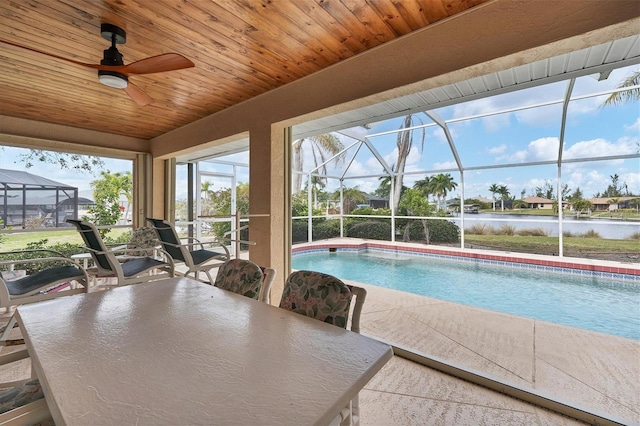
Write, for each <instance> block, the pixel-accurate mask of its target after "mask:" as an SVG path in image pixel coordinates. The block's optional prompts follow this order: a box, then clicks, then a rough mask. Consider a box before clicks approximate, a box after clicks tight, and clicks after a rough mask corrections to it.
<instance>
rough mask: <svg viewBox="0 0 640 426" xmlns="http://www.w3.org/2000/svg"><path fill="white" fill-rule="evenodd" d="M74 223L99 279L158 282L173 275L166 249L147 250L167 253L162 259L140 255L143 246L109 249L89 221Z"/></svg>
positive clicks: (73, 221) (170, 260)
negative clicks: (110, 278) (111, 278)
mask: <svg viewBox="0 0 640 426" xmlns="http://www.w3.org/2000/svg"><path fill="white" fill-rule="evenodd" d="M67 222H68V223H71V224H73V225H74V226H75V227H76V228H77V229H78V232H79V233H80V235H81V236H82V239H83V240H84V243H85V247H84V248H85V249H86V250H87V251H88V252H89V253H90V254H91V257H92V258H93V261H94V263H95V268H94V269H93V270H91V268H90V272H91V273H95V275H96V277H97V278H105V277H114V278H116V280H117V285H119V286H123V285H131V284H138V283H142V282H148V281H155V280H160V279H163V278H169V277H173V276H174V264H173V259H172V258H171V256H170V255H169V254H168V253H166V252H165V251H164V250H162V249H160V248H155V247H149V248H147V250H151V251H154V250H156V251H157V252H158V254H164V256H163V260H160V259H157V258H155V257H151V256H138V255H137V254H139V253H140V252H141V251H144V250H143V249H144V248H142V247H136V248H133V249H129V248H126V246H125V247H120V248H115V249H112V250H109V249H108V248H107V246H106V245H105V243H104V242H103V241H102V237H101V236H100V233H99V232H98V229H97V228H96V227H95V226H94V225H93V224H92V223H89V222H85V221H82V220H77V219H67Z"/></svg>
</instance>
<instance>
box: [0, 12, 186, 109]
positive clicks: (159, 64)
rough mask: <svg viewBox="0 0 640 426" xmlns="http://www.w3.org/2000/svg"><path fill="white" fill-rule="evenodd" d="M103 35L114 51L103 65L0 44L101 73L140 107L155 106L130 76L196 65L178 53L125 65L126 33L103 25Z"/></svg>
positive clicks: (108, 52) (109, 51)
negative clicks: (131, 80)
mask: <svg viewBox="0 0 640 426" xmlns="http://www.w3.org/2000/svg"><path fill="white" fill-rule="evenodd" d="M100 34H101V35H102V37H103V38H104V39H106V40H109V41H110V42H111V47H110V48H108V49H106V50H105V51H104V54H103V59H102V60H101V61H100V64H88V63H85V62H79V61H76V60H74V59H69V58H64V57H62V56H58V55H54V54H52V53H48V52H43V51H41V50H37V49H33V48H30V47H26V46H22V45H19V44H16V43H12V42H10V41H6V40H0V43H5V44H9V45H11V46H15V47H19V48H22V49H26V50H30V51H32V52H36V53H40V54H43V55H47V56H50V57H52V58H56V59H61V60H63V61H67V62H71V63H73V64H76V65H81V66H83V67H87V68H93V69H96V70H98V78H99V79H100V82H101V83H102V84H105V85H107V86H109V87H114V88H116V89H124V91H125V92H126V93H127V95H129V97H130V98H131V99H132V100H133V101H134V102H135V103H136V104H138V105H140V106H144V105H148V104H150V103H152V102H153V99H152V98H151V96H149V95H147V94H146V93H145V92H143V91H142V89H140V88H139V87H137V86H136V85H134V84H133V83H131V82H130V81H129V76H131V75H136V74H153V73H158V72H165V71H175V70H181V69H184V68H191V67H193V66H194V63H193V62H191V61H190V60H189V59H187V58H185V57H184V56H182V55H180V54H178V53H164V54H162V55H157V56H151V57H149V58H146V59H141V60H139V61H136V62H132V63H130V64H128V65H124V62H123V57H122V54H121V53H120V52H119V51H118V49H117V47H116V44H125V43H126V41H127V33H126V32H125V31H124V30H123V29H122V28H120V27H118V26H116V25H113V24H107V23H104V24H101V25H100Z"/></svg>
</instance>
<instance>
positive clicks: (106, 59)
mask: <svg viewBox="0 0 640 426" xmlns="http://www.w3.org/2000/svg"><path fill="white" fill-rule="evenodd" d="M100 34H101V35H102V37H103V38H104V39H106V40H109V41H110V42H111V47H109V48H108V49H106V50H104V52H103V56H102V60H101V61H100V65H112V66H122V65H124V60H123V56H122V54H121V53H120V52H119V51H118V48H117V47H116V44H124V43H126V42H127V33H126V32H125V31H124V30H123V29H122V28H120V27H118V26H116V25H112V24H101V25H100ZM98 78H99V79H100V82H101V83H102V84H105V85H107V86H109V87H115V88H118V89H124V88H125V87H127V85H128V82H129V79H128V78H127V76H126V75H124V74H122V73H119V72H116V71H106V70H99V71H98Z"/></svg>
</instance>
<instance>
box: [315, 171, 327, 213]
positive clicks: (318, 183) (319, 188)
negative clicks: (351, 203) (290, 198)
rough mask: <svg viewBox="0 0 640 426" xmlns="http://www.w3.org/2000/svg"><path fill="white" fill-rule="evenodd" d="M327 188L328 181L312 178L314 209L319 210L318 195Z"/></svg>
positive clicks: (317, 177) (316, 177)
mask: <svg viewBox="0 0 640 426" xmlns="http://www.w3.org/2000/svg"><path fill="white" fill-rule="evenodd" d="M326 186H327V183H326V179H323V178H321V177H320V176H311V192H312V193H313V208H314V209H317V208H318V193H319V192H321V191H322V190H323V189H324V188H325V187H326Z"/></svg>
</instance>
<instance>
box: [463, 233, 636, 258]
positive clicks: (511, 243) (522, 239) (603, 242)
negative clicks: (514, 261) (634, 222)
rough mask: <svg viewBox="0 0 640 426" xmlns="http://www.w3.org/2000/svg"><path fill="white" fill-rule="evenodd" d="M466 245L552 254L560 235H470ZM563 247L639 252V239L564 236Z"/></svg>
mask: <svg viewBox="0 0 640 426" xmlns="http://www.w3.org/2000/svg"><path fill="white" fill-rule="evenodd" d="M464 238H465V245H467V246H469V245H473V244H477V245H482V246H487V247H491V248H497V249H502V250H506V251H514V252H518V251H522V252H529V253H540V254H551V253H557V252H558V237H534V236H519V235H514V236H509V235H469V234H465V236H464ZM563 243H564V244H563V248H564V250H566V251H570V252H572V253H585V254H586V253H639V254H640V242H638V240H631V239H629V240H609V239H605V238H581V237H564V238H563Z"/></svg>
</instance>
